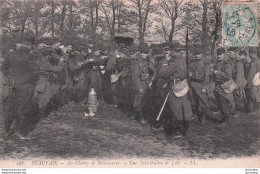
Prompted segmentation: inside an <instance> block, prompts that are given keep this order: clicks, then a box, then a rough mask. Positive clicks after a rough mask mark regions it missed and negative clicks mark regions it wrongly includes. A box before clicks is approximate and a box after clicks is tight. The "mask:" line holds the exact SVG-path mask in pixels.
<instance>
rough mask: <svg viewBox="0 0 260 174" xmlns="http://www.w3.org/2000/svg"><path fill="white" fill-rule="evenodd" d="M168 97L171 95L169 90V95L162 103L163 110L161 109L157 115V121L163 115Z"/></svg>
mask: <svg viewBox="0 0 260 174" xmlns="http://www.w3.org/2000/svg"><path fill="white" fill-rule="evenodd" d="M168 97H169V92H168V94H167V96H166V98H165V100H164V102H163V105H162V107H161V110H160V112H159V114H158V117H157V119H156V121H159V120H160V117H161V115H162V111H163V109H164V106H165V104H166V101H167V100H168Z"/></svg>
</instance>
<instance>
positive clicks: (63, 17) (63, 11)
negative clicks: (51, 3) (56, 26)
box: [60, 4, 67, 31]
mask: <svg viewBox="0 0 260 174" xmlns="http://www.w3.org/2000/svg"><path fill="white" fill-rule="evenodd" d="M66 8H67V7H66V4H64V5H63V8H62V12H61V21H60V30H61V31H63V29H64V20H65V16H66V10H67V9H66Z"/></svg>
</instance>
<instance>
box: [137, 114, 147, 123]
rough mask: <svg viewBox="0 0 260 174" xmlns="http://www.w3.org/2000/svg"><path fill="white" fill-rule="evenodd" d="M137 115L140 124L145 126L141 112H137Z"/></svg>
mask: <svg viewBox="0 0 260 174" xmlns="http://www.w3.org/2000/svg"><path fill="white" fill-rule="evenodd" d="M138 115H139V121H140V123H141V124H145V123H146V122H145V120H144V116H143V112H142V111H139V112H138Z"/></svg>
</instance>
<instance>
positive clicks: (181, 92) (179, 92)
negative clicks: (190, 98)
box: [172, 79, 189, 97]
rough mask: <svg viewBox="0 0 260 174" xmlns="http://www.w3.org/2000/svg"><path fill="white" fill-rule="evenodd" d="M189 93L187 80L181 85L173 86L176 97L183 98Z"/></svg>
mask: <svg viewBox="0 0 260 174" xmlns="http://www.w3.org/2000/svg"><path fill="white" fill-rule="evenodd" d="M188 91H189V85H188V82H187V79H184V80H183V81H181V82H180V83H175V84H173V85H172V92H173V93H174V95H175V96H176V97H183V96H185V95H186V94H187V93H188Z"/></svg>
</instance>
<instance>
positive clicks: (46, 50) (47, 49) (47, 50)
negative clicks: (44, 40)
mask: <svg viewBox="0 0 260 174" xmlns="http://www.w3.org/2000/svg"><path fill="white" fill-rule="evenodd" d="M52 52H53V49H52V47H51V46H50V45H46V46H45V47H43V48H42V53H43V54H44V55H49V54H51V53H52Z"/></svg>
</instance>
